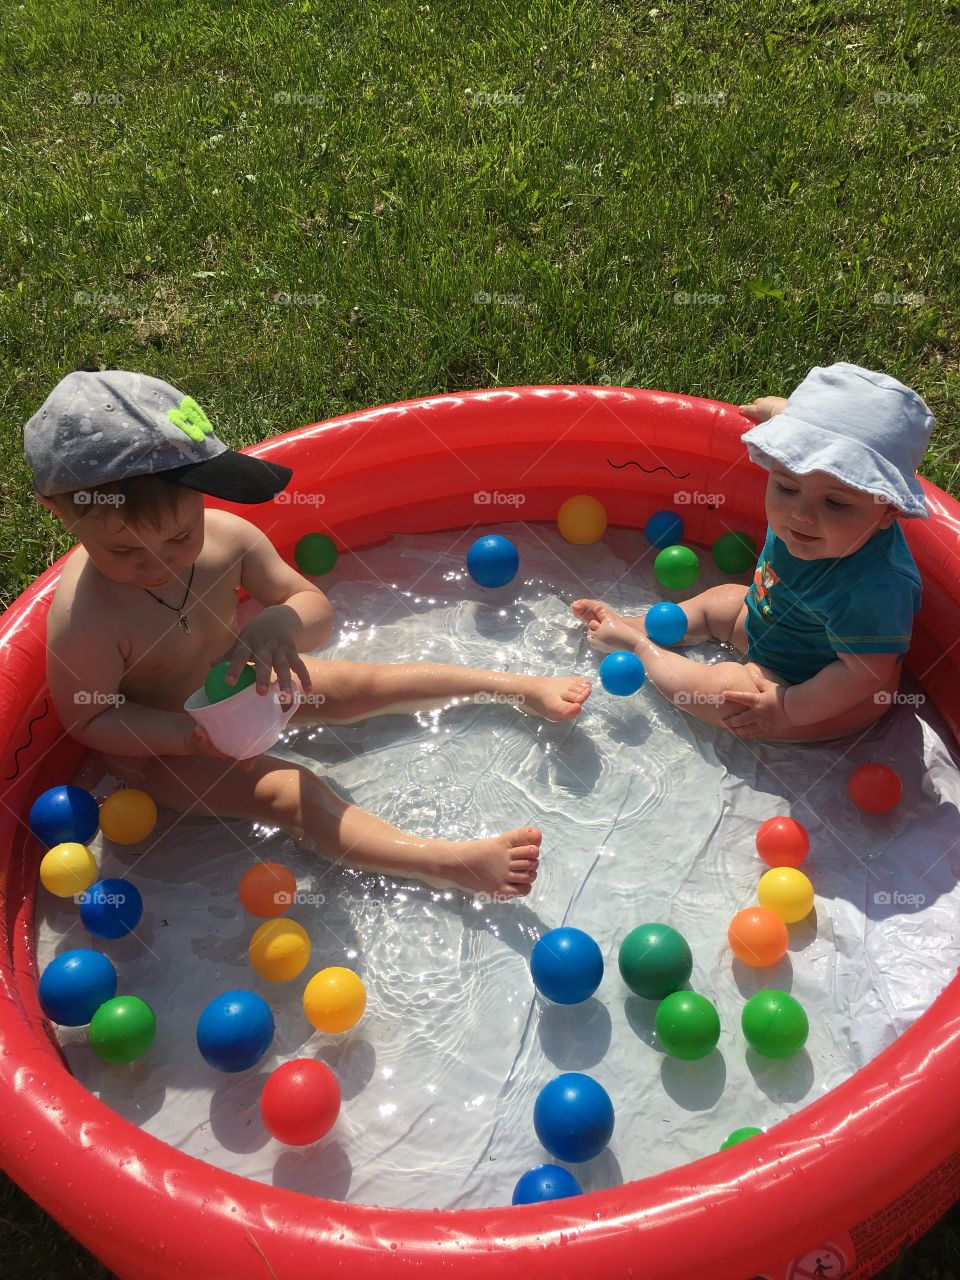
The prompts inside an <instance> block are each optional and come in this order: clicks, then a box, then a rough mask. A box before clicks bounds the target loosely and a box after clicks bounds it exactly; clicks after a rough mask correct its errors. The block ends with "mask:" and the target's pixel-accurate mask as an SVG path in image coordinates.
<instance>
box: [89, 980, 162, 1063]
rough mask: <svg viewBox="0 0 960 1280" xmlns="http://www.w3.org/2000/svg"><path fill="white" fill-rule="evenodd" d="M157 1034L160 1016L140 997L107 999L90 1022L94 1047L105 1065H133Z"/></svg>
mask: <svg viewBox="0 0 960 1280" xmlns="http://www.w3.org/2000/svg"><path fill="white" fill-rule="evenodd" d="M156 1034H157V1018H156V1014H155V1013H154V1012H153V1010H152V1009H151V1008H150V1006H149V1005H148V1004H147V1002H146V1000H141V999H140V997H139V996H114V997H113V999H112V1000H105V1001H104V1002H103V1004H102V1005H101V1006H100V1008H99V1009H98V1010H97V1011H96V1013H95V1014H94V1015H93V1017H92V1018H91V1020H90V1048H91V1049H92V1050H93V1051H94V1053H95V1054H96V1055H97V1057H99V1058H102V1059H103V1061H104V1062H133V1061H134V1059H135V1058H139V1057H140V1056H141V1055H142V1054H144V1053H146V1051H147V1050H148V1049H149V1048H150V1046H151V1045H152V1044H153V1038H154V1036H155V1035H156Z"/></svg>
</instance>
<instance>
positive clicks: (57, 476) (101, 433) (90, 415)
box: [23, 367, 293, 503]
mask: <svg viewBox="0 0 960 1280" xmlns="http://www.w3.org/2000/svg"><path fill="white" fill-rule="evenodd" d="M23 453H24V457H25V458H26V459H27V462H29V464H30V466H31V467H32V468H33V477H34V486H35V488H36V490H37V492H38V493H40V494H42V495H43V496H44V497H45V498H50V497H52V496H53V495H54V494H57V493H75V492H76V491H77V490H78V489H92V488H96V486H97V485H103V484H109V483H110V482H111V481H114V480H127V479H129V478H130V477H131V476H145V475H157V476H159V477H160V478H161V479H163V480H169V481H171V482H172V483H174V484H181V485H186V486H187V487H188V488H190V489H199V490H200V492H201V493H209V494H212V495H213V496H214V497H216V498H223V499H225V500H226V501H228V502H249V503H253V502H267V501H269V499H270V498H272V497H273V496H274V495H275V494H277V493H279V492H280V490H281V489H283V488H284V486H285V485H287V484H289V483H290V479H291V477H292V476H293V472H292V471H291V470H290V468H289V467H282V466H280V465H279V464H278V463H275V462H265V461H263V460H261V459H260V458H251V457H250V456H249V455H247V454H243V453H237V452H236V451H235V450H233V449H228V448H227V446H226V445H225V444H224V443H223V441H222V440H218V439H217V437H216V436H215V435H214V434H213V427H212V426H211V424H210V420H209V419H208V417H207V415H206V414H205V413H204V411H203V410H202V409H201V408H200V406H199V405H198V404H197V402H196V401H195V400H194V399H192V398H191V397H190V396H186V395H184V393H183V392H182V391H178V390H177V388H176V387H172V386H171V385H170V383H169V382H162V381H161V380H160V379H159V378H151V377H150V375H149V374H146V373H130V372H128V371H127V370H125V369H104V370H102V371H100V370H97V369H95V368H93V367H87V368H84V369H78V370H76V372H75V373H68V374H67V376H66V377H65V378H63V379H62V380H61V381H60V382H58V383H57V385H56V386H55V387H54V389H53V390H52V391H51V392H50V394H49V396H47V398H46V400H45V401H44V403H43V405H42V406H41V407H40V409H38V410H37V412H36V413H35V414H34V415H33V417H32V418H31V419H30V420H29V421H28V422H27V424H26V426H25V427H24V429H23Z"/></svg>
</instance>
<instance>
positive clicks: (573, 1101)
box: [533, 1071, 614, 1164]
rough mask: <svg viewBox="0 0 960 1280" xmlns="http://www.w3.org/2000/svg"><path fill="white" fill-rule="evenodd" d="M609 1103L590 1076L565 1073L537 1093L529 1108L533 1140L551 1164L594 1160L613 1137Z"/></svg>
mask: <svg viewBox="0 0 960 1280" xmlns="http://www.w3.org/2000/svg"><path fill="white" fill-rule="evenodd" d="M613 1120H614V1116H613V1103H612V1102H611V1101H610V1096H609V1094H608V1093H607V1091H606V1089H604V1087H603V1085H601V1084H598V1083H597V1082H596V1080H594V1079H593V1077H592V1076H585V1075H582V1074H581V1073H580V1072H579V1071H568V1072H566V1073H565V1074H564V1075H561V1076H557V1077H556V1079H554V1080H551V1081H550V1082H549V1084H545V1085H544V1086H543V1088H542V1089H541V1090H540V1094H539V1096H538V1097H537V1101H536V1103H535V1104H534V1108H533V1127H534V1129H535V1130H536V1132H537V1137H538V1138H539V1139H540V1141H541V1142H542V1143H543V1145H544V1147H546V1149H547V1151H549V1152H550V1154H551V1155H552V1156H553V1158H554V1159H555V1160H566V1161H567V1163H568V1164H579V1163H581V1162H582V1161H584V1160H592V1159H593V1158H594V1156H598V1155H599V1154H600V1152H601V1151H602V1150H603V1149H604V1147H605V1146H606V1145H607V1143H608V1142H609V1141H610V1138H611V1135H612V1134H613Z"/></svg>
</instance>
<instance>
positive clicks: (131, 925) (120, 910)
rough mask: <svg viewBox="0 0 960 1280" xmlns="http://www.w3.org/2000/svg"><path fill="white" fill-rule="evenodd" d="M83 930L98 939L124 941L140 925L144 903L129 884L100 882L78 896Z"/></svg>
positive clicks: (118, 881)
mask: <svg viewBox="0 0 960 1280" xmlns="http://www.w3.org/2000/svg"><path fill="white" fill-rule="evenodd" d="M78 896H79V898H80V919H81V920H82V922H83V927H84V928H85V929H88V930H89V931H90V932H91V933H95V934H96V935H97V937H98V938H123V937H125V936H126V935H127V934H128V933H130V931H131V930H132V929H135V928H136V927H137V925H138V924H139V923H140V917H141V916H142V915H143V899H142V898H141V897H140V891H139V889H137V888H136V886H134V885H132V884H131V883H130V881H129V880H120V879H110V880H98V881H97V883H96V884H94V885H91V886H90V888H89V889H87V890H85V891H84V892H83V893H82V894H80V895H78Z"/></svg>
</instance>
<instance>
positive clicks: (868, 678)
mask: <svg viewBox="0 0 960 1280" xmlns="http://www.w3.org/2000/svg"><path fill="white" fill-rule="evenodd" d="M902 656H903V655H902V654H899V653H838V654H837V661H836V662H831V663H830V665H829V666H828V667H824V668H823V670H822V671H818V672H817V674H816V675H815V676H812V677H811V678H810V679H809V680H804V682H803V683H802V684H794V685H791V686H790V687H789V688H788V689H787V690H786V692H785V694H784V698H783V709H784V712H785V713H786V715H787V717H788V718H789V719H790V721H791V723H793V724H797V725H801V724H817V723H819V722H820V721H821V720H829V719H831V718H832V717H834V716H838V715H842V713H843V712H844V711H848V710H849V709H850V708H851V707H853V706H856V704H857V703H858V702H863V701H864V700H865V699H866V698H869V697H870V695H871V694H874V693H879V692H880V690H881V689H884V688H886V686H887V683H888V681H889V679H890V676H891V675H892V674H893V670H894V668H895V667H896V665H897V659H898V658H902Z"/></svg>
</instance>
